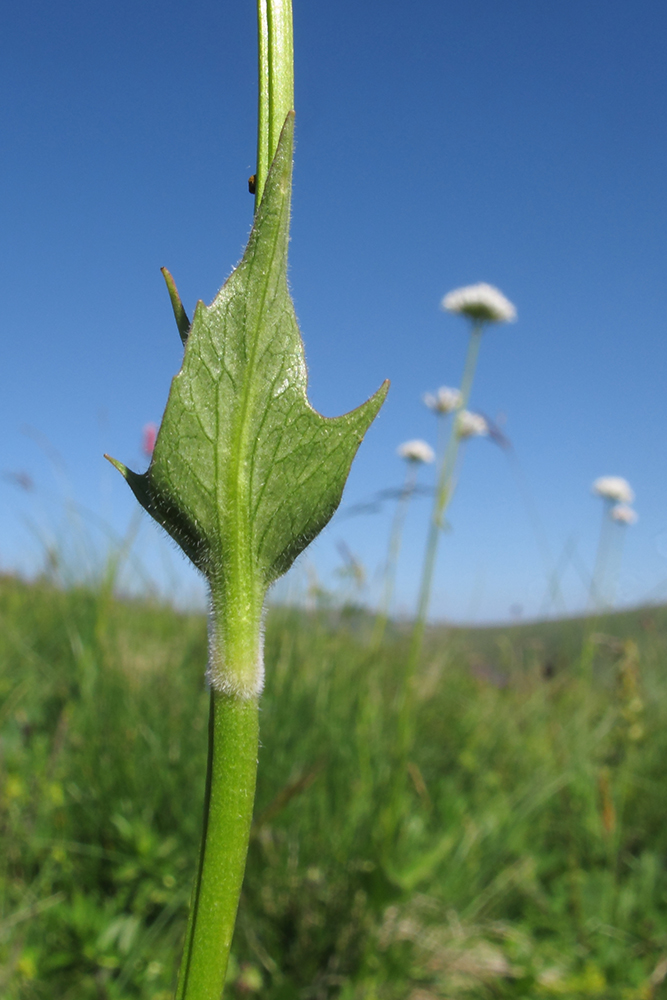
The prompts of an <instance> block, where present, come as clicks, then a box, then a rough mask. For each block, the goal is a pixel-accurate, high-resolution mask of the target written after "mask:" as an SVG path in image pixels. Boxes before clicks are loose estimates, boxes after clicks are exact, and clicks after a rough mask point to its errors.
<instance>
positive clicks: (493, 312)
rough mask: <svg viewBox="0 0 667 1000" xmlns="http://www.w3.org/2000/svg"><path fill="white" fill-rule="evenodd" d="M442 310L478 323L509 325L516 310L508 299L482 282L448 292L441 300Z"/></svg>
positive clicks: (514, 316) (514, 317)
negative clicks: (468, 317) (467, 317)
mask: <svg viewBox="0 0 667 1000" xmlns="http://www.w3.org/2000/svg"><path fill="white" fill-rule="evenodd" d="M442 308H443V309H445V310H446V311H447V312H451V313H461V314H463V315H464V316H470V318H471V319H474V320H477V321H478V322H480V323H511V322H513V321H514V320H515V319H516V309H515V307H514V306H513V305H512V303H511V302H510V301H509V299H506V298H505V296H504V295H503V293H502V292H500V291H498V289H497V288H494V287H493V285H487V284H486V283H485V282H483V281H482V282H480V283H479V284H478V285H466V287H465V288H456V289H455V290H454V291H453V292H449V293H448V294H447V295H445V297H444V299H443V300H442Z"/></svg>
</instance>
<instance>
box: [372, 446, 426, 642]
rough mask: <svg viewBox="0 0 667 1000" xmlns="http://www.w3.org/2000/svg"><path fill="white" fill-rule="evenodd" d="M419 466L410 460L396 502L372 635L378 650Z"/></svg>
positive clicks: (386, 618) (385, 626)
mask: <svg viewBox="0 0 667 1000" xmlns="http://www.w3.org/2000/svg"><path fill="white" fill-rule="evenodd" d="M418 468H419V464H418V463H417V462H408V470H407V473H406V476H405V483H404V484H403V489H402V490H401V494H400V496H399V498H398V502H397V504H396V510H395V512H394V517H393V520H392V524H391V531H390V533H389V550H388V553H387V562H386V565H385V571H384V588H383V593H382V601H381V603H380V609H379V611H378V615H377V618H376V619H375V624H374V626H373V634H372V636H371V649H372V650H376V649H378V648H379V647H380V646H381V645H382V640H383V639H384V634H385V631H386V629H387V622H388V620H389V611H390V609H391V600H392V597H393V596H394V586H395V584H396V567H397V565H398V556H399V554H400V551H401V537H402V535H403V525H404V524H405V517H406V514H407V512H408V506H409V504H410V500H411V498H412V494H413V493H414V489H415V483H416V481H417V472H418Z"/></svg>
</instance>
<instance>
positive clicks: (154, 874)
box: [0, 577, 667, 1000]
mask: <svg viewBox="0 0 667 1000" xmlns="http://www.w3.org/2000/svg"><path fill="white" fill-rule="evenodd" d="M372 625H373V622H372V619H370V618H369V617H368V616H367V615H365V614H364V613H363V612H360V611H357V610H355V609H353V608H347V609H343V610H341V611H332V610H331V609H328V610H322V611H321V612H319V613H318V612H313V613H306V612H303V611H298V610H295V609H285V608H280V607H278V608H273V609H272V610H271V611H270V612H269V615H268V618H267V625H266V666H267V688H266V691H265V694H264V697H263V701H262V711H261V738H262V748H261V751H260V761H259V784H258V794H257V803H256V810H255V821H254V828H253V834H252V839H251V846H250V854H249V860H248V869H247V875H246V881H245V885H244V890H243V896H242V901H241V908H240V914H239V920H238V925H237V931H236V936H235V940H234V945H233V962H232V964H231V968H230V973H229V990H228V992H229V996H230V997H234V996H236V997H252V996H257V997H261V998H266V1000H283V998H284V1000H292V998H303V1000H328V998H334V997H336V998H338V997H339V998H341V1000H399V998H400V1000H403V998H405V1000H435V998H443V1000H458V998H496V997H498V998H504V997H508V998H510V997H530V998H549V997H567V998H575V1000H576V998H578V997H603V998H607V1000H612V998H618V1000H640V998H653V997H656V998H657V997H661V996H667V990H666V988H665V983H667V978H666V977H667V877H666V873H665V860H664V859H665V855H666V853H667V821H666V817H665V801H666V800H667V768H666V766H665V763H666V761H667V669H666V668H667V663H666V657H665V653H666V650H667V609H662V608H651V609H645V610H640V611H636V612H627V613H623V614H614V615H607V616H600V617H598V618H596V619H595V620H591V619H588V620H586V619H575V620H571V621H563V622H553V621H552V622H547V623H543V624H534V625H532V624H528V625H521V626H514V627H511V628H510V627H508V628H487V629H471V630H468V629H454V628H452V629H440V630H436V629H434V630H432V631H430V632H428V633H427V636H426V642H425V646H424V651H423V654H422V658H421V663H420V668H419V672H418V676H417V691H416V699H415V718H414V720H413V731H414V739H413V741H412V744H411V746H410V750H409V755H408V758H409V759H407V760H403V761H402V762H401V759H400V756H398V757H397V752H396V746H397V740H396V731H397V720H398V718H399V714H400V704H399V701H400V698H399V692H400V690H401V679H402V677H403V671H404V663H405V654H406V650H407V647H408V642H409V636H408V634H407V633H403V632H402V631H401V630H400V628H398V627H394V628H393V629H392V626H391V625H390V627H389V629H388V631H387V634H386V636H385V640H384V644H383V646H382V648H381V649H380V650H379V651H378V652H375V653H372V652H371V648H372V647H371V642H370V636H371V632H372ZM205 661H206V623H205V620H204V618H203V617H202V616H200V615H194V614H192V615H186V614H179V613H177V612H175V611H174V610H173V609H170V608H168V607H164V606H159V605H156V604H152V603H150V602H148V601H144V602H142V601H132V602H123V601H121V600H119V599H117V598H116V597H114V596H113V595H112V592H111V588H110V587H105V586H100V587H97V588H87V589H76V588H71V589H67V590H65V589H58V588H56V587H53V586H51V585H49V584H47V583H35V584H26V583H23V582H19V581H17V580H16V579H12V578H9V577H6V578H0V997H2V998H3V1000H133V998H141V1000H171V998H172V996H173V988H174V981H175V974H176V970H177V966H178V961H179V958H180V948H181V940H182V937H183V933H184V928H185V921H186V917H187V911H188V899H189V892H190V886H191V880H192V877H193V872H194V868H195V863H196V854H197V849H198V843H199V836H200V823H201V809H202V799H203V791H204V769H205V756H206V731H207V713H208V695H207V691H206V687H205V683H204V665H205ZM663 981H665V983H663Z"/></svg>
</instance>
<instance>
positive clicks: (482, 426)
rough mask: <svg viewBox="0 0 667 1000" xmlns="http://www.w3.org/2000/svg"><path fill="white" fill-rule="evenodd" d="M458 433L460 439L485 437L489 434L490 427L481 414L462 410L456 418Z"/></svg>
mask: <svg viewBox="0 0 667 1000" xmlns="http://www.w3.org/2000/svg"><path fill="white" fill-rule="evenodd" d="M456 433H457V434H458V436H459V437H460V438H469V437H484V436H485V435H486V434H488V433H489V425H488V424H487V422H486V420H485V419H484V417H483V416H482V415H481V413H471V411H470V410H461V412H460V413H459V415H458V416H457V418H456Z"/></svg>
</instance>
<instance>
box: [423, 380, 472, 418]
mask: <svg viewBox="0 0 667 1000" xmlns="http://www.w3.org/2000/svg"><path fill="white" fill-rule="evenodd" d="M423 398H424V402H425V403H426V405H427V406H428V408H429V410H433V411H434V412H435V413H453V412H454V410H458V408H459V406H460V405H461V403H462V402H463V396H462V395H461V393H460V392H459V390H458V389H450V388H449V386H448V385H441V386H440V388H439V389H438V391H437V392H435V393H433V392H425V393H424V397H423Z"/></svg>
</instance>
